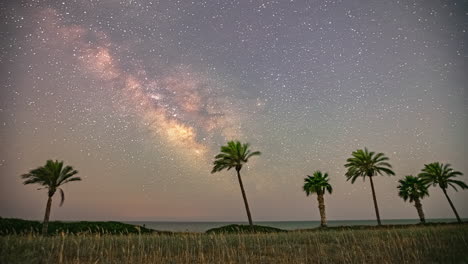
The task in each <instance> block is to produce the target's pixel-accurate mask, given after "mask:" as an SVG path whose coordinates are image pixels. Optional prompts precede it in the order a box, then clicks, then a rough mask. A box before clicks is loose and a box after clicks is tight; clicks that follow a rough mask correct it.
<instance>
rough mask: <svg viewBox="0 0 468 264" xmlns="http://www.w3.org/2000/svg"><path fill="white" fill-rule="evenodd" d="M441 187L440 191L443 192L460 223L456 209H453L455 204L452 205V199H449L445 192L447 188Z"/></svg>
mask: <svg viewBox="0 0 468 264" xmlns="http://www.w3.org/2000/svg"><path fill="white" fill-rule="evenodd" d="M441 189H442V191H443V192H444V194H445V197H447V200H448V202H449V204H450V206H451V207H452V210H453V212H454V213H455V216H456V217H457V221H458V223H461V222H462V221H461V219H460V216H459V215H458V213H457V209H455V206H454V205H453V203H452V200H450V197H449V196H448V194H447V190H446V189H444V188H441Z"/></svg>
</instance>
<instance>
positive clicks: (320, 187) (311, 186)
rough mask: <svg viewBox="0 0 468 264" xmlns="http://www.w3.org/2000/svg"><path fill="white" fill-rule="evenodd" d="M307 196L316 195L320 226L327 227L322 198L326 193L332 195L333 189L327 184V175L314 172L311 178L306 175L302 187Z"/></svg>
mask: <svg viewBox="0 0 468 264" xmlns="http://www.w3.org/2000/svg"><path fill="white" fill-rule="evenodd" d="M302 189H303V190H304V192H305V193H306V195H307V196H309V195H310V194H313V193H316V194H317V201H318V204H319V206H318V207H319V211H320V226H321V227H326V226H327V217H326V215H325V200H324V198H323V196H324V195H325V193H326V192H328V193H329V194H331V193H332V191H333V188H332V186H331V185H330V183H328V173H325V174H322V172H321V171H316V172H314V174H313V176H309V175H307V178H305V179H304V186H303V187H302Z"/></svg>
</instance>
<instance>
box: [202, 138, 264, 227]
mask: <svg viewBox="0 0 468 264" xmlns="http://www.w3.org/2000/svg"><path fill="white" fill-rule="evenodd" d="M260 154H261V153H260V151H254V152H251V151H250V150H249V144H248V143H246V144H241V143H240V142H239V141H229V142H228V143H227V145H226V146H221V153H219V154H218V155H216V156H215V161H214V162H213V165H214V167H213V170H212V171H211V173H215V172H219V171H222V170H224V169H227V170H230V169H232V168H235V169H236V172H237V178H238V179H239V185H240V188H241V192H242V197H243V198H244V204H245V210H246V211H247V217H248V218H249V224H250V226H253V222H252V216H251V215H250V209H249V203H248V202H247V196H246V195H245V190H244V185H243V184H242V179H241V175H240V170H241V169H242V166H243V165H244V164H245V163H247V162H248V161H249V158H250V157H253V156H259V155H260Z"/></svg>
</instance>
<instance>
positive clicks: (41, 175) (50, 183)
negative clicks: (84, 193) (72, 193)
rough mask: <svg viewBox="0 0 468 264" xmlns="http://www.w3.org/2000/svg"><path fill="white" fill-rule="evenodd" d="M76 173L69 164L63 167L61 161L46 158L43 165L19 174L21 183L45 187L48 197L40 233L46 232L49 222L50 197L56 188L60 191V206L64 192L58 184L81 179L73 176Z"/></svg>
mask: <svg viewBox="0 0 468 264" xmlns="http://www.w3.org/2000/svg"><path fill="white" fill-rule="evenodd" d="M77 173H78V171H77V170H74V169H73V167H71V166H66V167H63V161H60V162H59V161H57V160H56V161H53V160H48V161H47V162H46V164H45V165H44V166H42V167H39V168H37V169H33V170H31V171H29V173H26V174H23V175H21V178H23V179H24V182H23V184H39V185H41V186H42V188H40V189H47V192H48V199H47V206H46V211H45V216H44V221H43V225H42V234H47V232H48V230H47V225H48V223H49V216H50V208H51V206H52V197H53V196H54V194H55V192H56V191H57V190H58V191H60V196H61V198H62V199H61V201H60V206H62V204H63V201H64V200H65V193H64V192H63V190H62V188H60V186H62V185H64V184H66V183H68V182H73V181H81V178H80V177H74V176H75V175H76V174H77Z"/></svg>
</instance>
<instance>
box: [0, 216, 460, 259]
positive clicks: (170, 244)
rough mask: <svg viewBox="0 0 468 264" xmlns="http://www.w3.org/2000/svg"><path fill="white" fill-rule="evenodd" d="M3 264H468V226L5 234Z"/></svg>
mask: <svg viewBox="0 0 468 264" xmlns="http://www.w3.org/2000/svg"><path fill="white" fill-rule="evenodd" d="M0 263H143V264H145V263H468V225H466V224H464V225H444V226H414V227H410V228H408V227H406V228H389V229H369V230H334V229H331V230H315V231H313V232H311V231H296V232H280V233H264V234H233V233H226V234H195V233H186V234H141V235H138V234H130V235H110V234H109V235H106V234H80V235H72V234H62V235H56V236H45V237H42V236H38V235H34V234H30V235H6V236H0Z"/></svg>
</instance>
